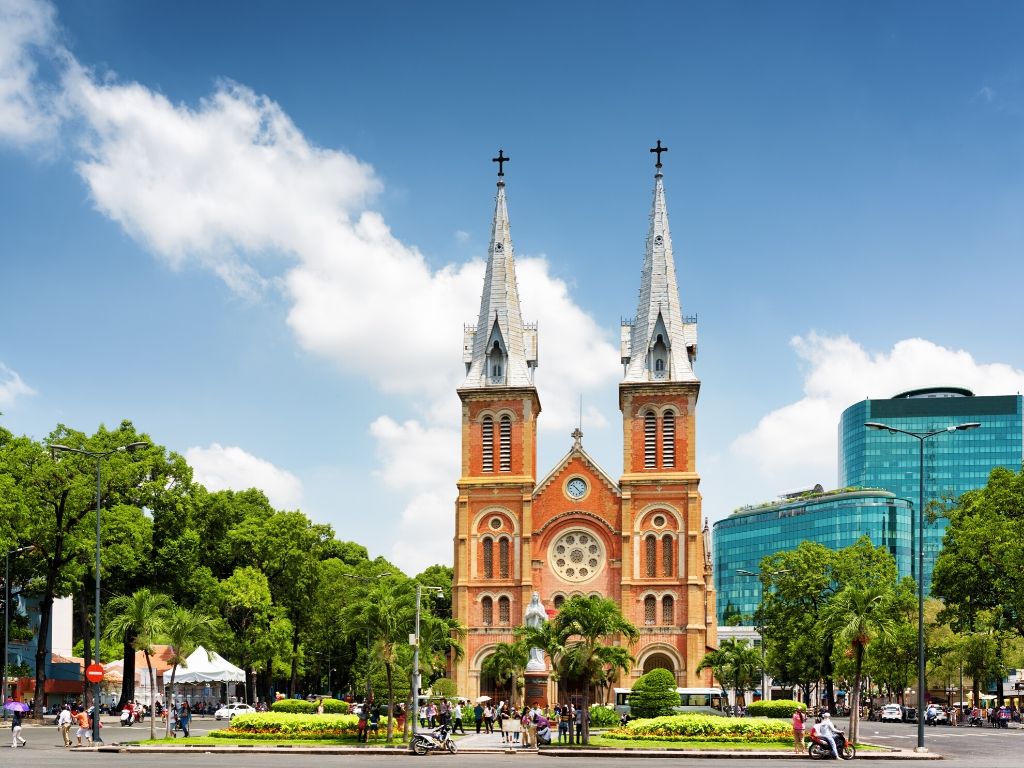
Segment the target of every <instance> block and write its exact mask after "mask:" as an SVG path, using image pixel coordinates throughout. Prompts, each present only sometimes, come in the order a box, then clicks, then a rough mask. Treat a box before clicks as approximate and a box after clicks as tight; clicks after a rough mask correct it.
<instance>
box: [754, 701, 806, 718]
mask: <svg viewBox="0 0 1024 768" xmlns="http://www.w3.org/2000/svg"><path fill="white" fill-rule="evenodd" d="M798 709H802V710H804V711H807V705H806V704H801V703H800V702H799V701H793V700H792V699H776V700H774V701H755V702H754V703H753V704H751V705H750V706H749V707H747V714H748V715H750V716H751V717H787V718H788V717H792V716H793V713H794V712H795V711H796V710H798Z"/></svg>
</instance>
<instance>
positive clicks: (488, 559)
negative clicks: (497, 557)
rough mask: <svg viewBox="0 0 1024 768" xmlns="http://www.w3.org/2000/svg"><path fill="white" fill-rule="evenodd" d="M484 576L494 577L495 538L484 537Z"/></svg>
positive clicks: (486, 577) (487, 577)
mask: <svg viewBox="0 0 1024 768" xmlns="http://www.w3.org/2000/svg"><path fill="white" fill-rule="evenodd" d="M484 578H485V579H493V578H494V540H493V539H491V538H489V537H488V538H486V539H484Z"/></svg>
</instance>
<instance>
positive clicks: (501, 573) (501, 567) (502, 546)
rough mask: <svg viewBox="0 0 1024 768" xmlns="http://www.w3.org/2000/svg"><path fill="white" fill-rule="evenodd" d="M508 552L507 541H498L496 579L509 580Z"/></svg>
mask: <svg viewBox="0 0 1024 768" xmlns="http://www.w3.org/2000/svg"><path fill="white" fill-rule="evenodd" d="M510 559H511V558H510V557H509V552H508V539H499V540H498V578H499V579H508V578H510V575H509V571H510V570H511V569H510V568H509V561H510Z"/></svg>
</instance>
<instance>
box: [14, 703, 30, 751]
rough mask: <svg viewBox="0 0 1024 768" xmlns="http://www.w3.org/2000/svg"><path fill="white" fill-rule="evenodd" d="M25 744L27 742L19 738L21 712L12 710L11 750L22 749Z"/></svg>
mask: <svg viewBox="0 0 1024 768" xmlns="http://www.w3.org/2000/svg"><path fill="white" fill-rule="evenodd" d="M18 742H21V743H20V744H19V743H18ZM26 744H28V742H27V741H25V739H23V738H22V737H21V712H19V711H18V710H14V711H13V712H12V713H11V749H16V748H18V747H24V746H25V745H26Z"/></svg>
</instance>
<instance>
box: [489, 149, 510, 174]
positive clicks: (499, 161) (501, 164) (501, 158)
mask: <svg viewBox="0 0 1024 768" xmlns="http://www.w3.org/2000/svg"><path fill="white" fill-rule="evenodd" d="M503 152H504V150H501V149H499V150H498V156H497V157H492V158H491V162H492V163H497V164H498V175H499V176H504V175H505V168H504V165H505V163H507V162H508V161H509V160H511V159H512V158H511V157H505V156H504V154H502V153H503Z"/></svg>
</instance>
